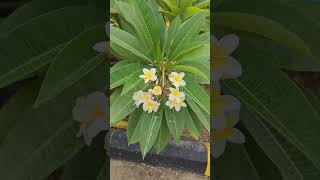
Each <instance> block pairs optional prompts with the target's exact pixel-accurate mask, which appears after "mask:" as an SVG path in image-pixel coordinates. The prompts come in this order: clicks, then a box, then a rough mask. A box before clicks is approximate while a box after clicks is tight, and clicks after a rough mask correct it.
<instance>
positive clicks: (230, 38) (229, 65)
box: [211, 34, 242, 81]
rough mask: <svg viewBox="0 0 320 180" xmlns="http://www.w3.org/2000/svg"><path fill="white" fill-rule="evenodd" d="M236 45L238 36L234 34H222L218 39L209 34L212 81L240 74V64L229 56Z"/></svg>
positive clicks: (235, 76)
mask: <svg viewBox="0 0 320 180" xmlns="http://www.w3.org/2000/svg"><path fill="white" fill-rule="evenodd" d="M238 45H239V38H238V36H236V35H234V34H230V35H227V36H224V37H223V38H221V40H220V41H218V39H217V38H216V37H215V36H211V62H212V77H211V79H212V80H213V81H218V80H219V79H232V78H237V77H239V76H240V75H241V73H242V68H241V65H240V64H239V62H238V61H237V60H236V59H234V58H233V57H231V54H232V53H233V52H234V51H235V50H236V49H237V47H238Z"/></svg>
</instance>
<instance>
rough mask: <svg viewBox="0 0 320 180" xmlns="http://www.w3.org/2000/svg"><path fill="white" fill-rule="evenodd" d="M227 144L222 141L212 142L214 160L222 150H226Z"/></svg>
mask: <svg viewBox="0 0 320 180" xmlns="http://www.w3.org/2000/svg"><path fill="white" fill-rule="evenodd" d="M226 145H227V142H226V141H222V142H219V143H217V142H213V144H212V156H213V157H214V158H219V157H220V156H221V155H222V154H223V153H224V150H225V149H226Z"/></svg>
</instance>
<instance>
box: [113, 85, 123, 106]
mask: <svg viewBox="0 0 320 180" xmlns="http://www.w3.org/2000/svg"><path fill="white" fill-rule="evenodd" d="M120 94H121V89H120V88H118V89H116V90H115V91H114V92H113V93H112V94H111V96H110V105H112V104H113V102H114V100H115V99H117V97H118V96H120Z"/></svg>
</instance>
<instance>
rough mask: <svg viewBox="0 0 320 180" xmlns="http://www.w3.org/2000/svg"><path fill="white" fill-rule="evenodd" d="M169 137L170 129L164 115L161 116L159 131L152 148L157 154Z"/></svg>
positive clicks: (165, 144)
mask: <svg viewBox="0 0 320 180" xmlns="http://www.w3.org/2000/svg"><path fill="white" fill-rule="evenodd" d="M169 138H170V131H169V128H168V125H167V121H166V119H165V116H162V119H161V127H160V131H159V134H158V137H157V139H156V142H155V143H154V145H153V147H154V149H155V150H156V152H157V153H158V154H159V153H160V152H161V151H162V150H163V149H164V148H165V147H166V146H167V144H168V142H169Z"/></svg>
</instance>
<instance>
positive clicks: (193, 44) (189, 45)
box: [170, 41, 206, 61]
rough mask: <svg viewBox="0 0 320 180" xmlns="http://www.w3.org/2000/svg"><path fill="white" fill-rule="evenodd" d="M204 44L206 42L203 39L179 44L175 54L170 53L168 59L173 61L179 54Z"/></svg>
mask: <svg viewBox="0 0 320 180" xmlns="http://www.w3.org/2000/svg"><path fill="white" fill-rule="evenodd" d="M204 44H206V42H205V41H194V42H189V43H186V44H184V45H183V46H180V48H179V49H177V50H176V52H175V54H172V55H171V57H170V60H171V61H175V60H176V59H177V58H179V57H180V56H182V55H184V54H187V53H188V52H190V51H192V50H195V49H198V48H200V47H202V46H203V45H204Z"/></svg>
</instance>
